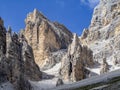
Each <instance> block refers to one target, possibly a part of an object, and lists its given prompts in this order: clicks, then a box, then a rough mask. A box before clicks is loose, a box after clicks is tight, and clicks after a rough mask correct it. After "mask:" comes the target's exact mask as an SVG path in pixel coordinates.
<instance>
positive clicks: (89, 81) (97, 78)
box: [49, 69, 120, 90]
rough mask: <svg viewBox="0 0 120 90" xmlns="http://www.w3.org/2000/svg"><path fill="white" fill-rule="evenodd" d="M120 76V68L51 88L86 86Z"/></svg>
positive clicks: (64, 88) (66, 89)
mask: <svg viewBox="0 0 120 90" xmlns="http://www.w3.org/2000/svg"><path fill="white" fill-rule="evenodd" d="M118 76H120V69H119V70H115V71H112V72H109V73H106V74H102V75H99V76H93V77H91V78H88V79H84V80H81V81H79V82H75V83H71V84H68V85H62V86H59V87H56V88H52V89H49V90H69V89H75V88H79V87H81V86H86V85H91V84H95V83H99V82H103V81H106V80H109V79H112V78H114V77H118Z"/></svg>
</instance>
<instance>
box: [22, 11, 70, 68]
mask: <svg viewBox="0 0 120 90" xmlns="http://www.w3.org/2000/svg"><path fill="white" fill-rule="evenodd" d="M25 22H26V28H25V31H24V35H25V38H26V39H27V41H28V44H29V45H30V46H31V47H32V49H33V54H34V57H35V62H36V63H37V64H38V65H39V66H40V67H43V66H44V65H45V63H46V62H47V61H49V60H48V58H49V56H50V53H51V52H55V51H57V50H60V49H66V48H67V46H68V45H69V43H70V42H71V38H72V33H71V32H69V31H68V30H67V28H65V27H64V26H63V25H61V24H59V23H57V22H55V23H53V22H51V21H49V20H48V19H47V18H46V17H45V16H43V15H42V14H41V13H40V12H38V11H37V10H36V9H35V10H34V11H33V12H32V13H30V14H28V16H27V18H26V20H25Z"/></svg>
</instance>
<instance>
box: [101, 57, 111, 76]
mask: <svg viewBox="0 0 120 90" xmlns="http://www.w3.org/2000/svg"><path fill="white" fill-rule="evenodd" d="M108 71H109V65H108V63H107V62H106V58H104V59H103V62H102V64H101V70H100V73H101V74H103V73H107V72H108Z"/></svg>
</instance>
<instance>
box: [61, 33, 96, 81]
mask: <svg viewBox="0 0 120 90" xmlns="http://www.w3.org/2000/svg"><path fill="white" fill-rule="evenodd" d="M93 64H94V63H93V52H92V51H91V50H90V49H88V48H87V47H86V46H82V45H81V44H80V42H79V39H78V36H77V35H76V34H75V35H74V37H73V41H72V43H71V44H70V45H69V47H68V51H67V54H66V55H65V56H64V57H63V59H62V66H61V69H60V75H61V76H62V78H63V79H64V80H68V81H69V80H70V81H79V80H81V79H84V78H85V75H86V73H85V72H86V71H85V67H86V66H88V67H90V66H92V65H93Z"/></svg>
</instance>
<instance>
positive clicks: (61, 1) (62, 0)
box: [56, 0, 65, 7]
mask: <svg viewBox="0 0 120 90" xmlns="http://www.w3.org/2000/svg"><path fill="white" fill-rule="evenodd" d="M56 4H58V5H60V6H61V7H65V1H64V0H56Z"/></svg>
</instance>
